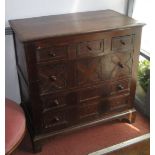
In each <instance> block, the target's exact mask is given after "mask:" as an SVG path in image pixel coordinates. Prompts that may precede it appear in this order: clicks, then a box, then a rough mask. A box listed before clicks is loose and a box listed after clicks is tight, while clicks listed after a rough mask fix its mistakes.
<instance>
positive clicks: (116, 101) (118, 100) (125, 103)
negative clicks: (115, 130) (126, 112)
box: [100, 94, 131, 113]
mask: <svg viewBox="0 0 155 155" xmlns="http://www.w3.org/2000/svg"><path fill="white" fill-rule="evenodd" d="M101 103H102V104H100V106H101V108H100V111H101V113H102V112H105V111H106V112H109V111H115V110H121V109H125V108H129V107H131V102H130V96H129V94H123V95H119V96H116V97H110V98H107V99H103V100H102V102H101Z"/></svg>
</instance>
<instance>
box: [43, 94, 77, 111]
mask: <svg viewBox="0 0 155 155" xmlns="http://www.w3.org/2000/svg"><path fill="white" fill-rule="evenodd" d="M40 98H41V101H42V110H43V112H47V111H50V110H59V109H62V108H66V107H72V106H76V105H77V101H78V99H77V93H75V92H71V93H68V94H66V93H64V94H63V93H58V94H49V95H43V96H41V97H40Z"/></svg>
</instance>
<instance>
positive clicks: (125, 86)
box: [111, 79, 130, 95]
mask: <svg viewBox="0 0 155 155" xmlns="http://www.w3.org/2000/svg"><path fill="white" fill-rule="evenodd" d="M129 90H130V80H129V79H126V80H120V81H116V82H113V83H112V84H111V95H114V94H118V93H122V92H124V91H129Z"/></svg>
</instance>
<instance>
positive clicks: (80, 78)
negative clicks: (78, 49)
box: [76, 58, 102, 85]
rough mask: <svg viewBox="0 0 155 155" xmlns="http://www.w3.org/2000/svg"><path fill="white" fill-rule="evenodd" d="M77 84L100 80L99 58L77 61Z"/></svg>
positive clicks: (100, 66)
mask: <svg viewBox="0 0 155 155" xmlns="http://www.w3.org/2000/svg"><path fill="white" fill-rule="evenodd" d="M76 73H77V84H78V85H90V84H91V85H92V83H98V82H100V81H101V80H102V63H101V58H94V59H82V60H79V61H77V71H76Z"/></svg>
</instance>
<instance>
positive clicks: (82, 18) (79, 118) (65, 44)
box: [10, 10, 144, 152]
mask: <svg viewBox="0 0 155 155" xmlns="http://www.w3.org/2000/svg"><path fill="white" fill-rule="evenodd" d="M10 25H11V27H12V29H13V32H14V43H15V51H16V62H17V69H18V75H19V83H20V91H21V99H22V106H23V108H24V110H25V113H26V117H27V122H28V128H29V131H30V135H31V138H32V142H33V146H34V151H35V152H38V151H40V150H41V142H42V140H43V139H46V138H48V137H51V136H54V135H57V134H62V133H67V132H69V131H73V130H76V129H80V128H84V127H90V126H92V125H97V124H101V123H103V122H105V121H110V120H112V119H123V118H126V119H128V120H129V122H130V123H132V122H134V121H135V116H136V115H135V112H136V111H135V109H134V97H135V89H136V72H137V65H138V56H139V51H140V39H141V29H142V26H143V25H144V24H142V23H138V22H137V21H135V20H134V19H132V18H130V17H126V16H124V15H121V14H119V13H117V12H115V11H112V10H104V11H91V12H83V13H73V14H64V15H53V16H45V17H37V18H27V19H18V20H11V21H10Z"/></svg>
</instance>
